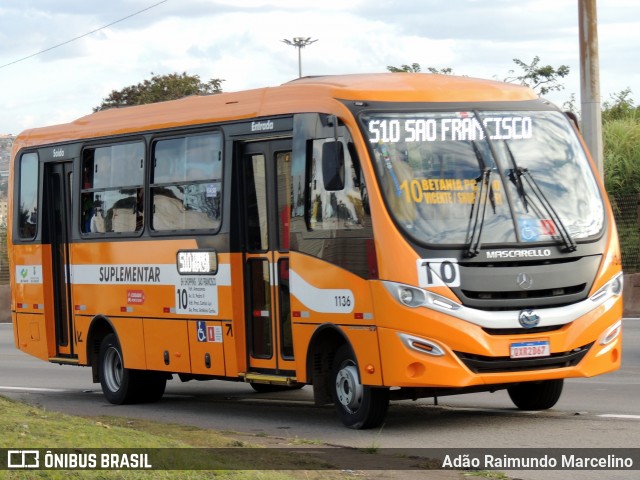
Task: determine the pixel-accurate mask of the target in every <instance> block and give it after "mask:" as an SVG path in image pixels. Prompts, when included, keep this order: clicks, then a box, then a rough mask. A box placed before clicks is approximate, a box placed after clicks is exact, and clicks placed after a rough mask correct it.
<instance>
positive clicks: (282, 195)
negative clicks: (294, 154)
mask: <svg viewBox="0 0 640 480" xmlns="http://www.w3.org/2000/svg"><path fill="white" fill-rule="evenodd" d="M276 168H277V178H276V183H277V185H276V188H277V189H278V248H279V249H280V251H288V250H289V232H290V224H291V201H292V199H293V192H292V190H291V188H292V185H291V152H279V153H277V154H276Z"/></svg>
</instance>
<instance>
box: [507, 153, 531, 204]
mask: <svg viewBox="0 0 640 480" xmlns="http://www.w3.org/2000/svg"><path fill="white" fill-rule="evenodd" d="M504 146H505V147H506V148H507V153H509V159H510V160H511V165H512V168H511V171H510V172H509V180H510V181H511V183H513V184H514V185H515V187H516V191H517V192H518V196H519V197H520V199H521V200H522V203H523V204H524V211H525V212H529V202H528V201H527V194H526V193H525V191H524V185H523V184H522V174H519V173H518V164H517V163H516V158H515V157H514V156H513V152H512V151H511V148H509V144H508V143H507V142H504Z"/></svg>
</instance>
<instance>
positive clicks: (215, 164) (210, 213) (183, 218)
mask: <svg viewBox="0 0 640 480" xmlns="http://www.w3.org/2000/svg"><path fill="white" fill-rule="evenodd" d="M221 198H222V135H221V134H220V133H217V132H216V133H208V134H203V135H190V136H185V137H178V138H171V139H167V140H158V141H157V142H155V143H154V145H153V171H152V177H151V205H152V208H153V211H152V221H151V227H152V229H153V230H155V231H165V232H166V231H180V230H202V229H208V230H217V229H218V228H219V227H220V218H221V210H220V207H221V205H220V199H221Z"/></svg>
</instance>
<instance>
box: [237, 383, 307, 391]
mask: <svg viewBox="0 0 640 480" xmlns="http://www.w3.org/2000/svg"><path fill="white" fill-rule="evenodd" d="M250 385H251V388H253V389H254V390H255V391H256V392H257V393H271V392H286V391H289V390H300V389H301V388H302V387H304V383H297V384H295V385H273V384H271V383H254V382H251V383H250Z"/></svg>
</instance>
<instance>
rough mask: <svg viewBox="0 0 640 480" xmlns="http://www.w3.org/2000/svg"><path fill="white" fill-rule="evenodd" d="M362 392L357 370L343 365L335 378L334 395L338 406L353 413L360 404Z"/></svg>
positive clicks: (349, 365)
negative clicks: (336, 396) (338, 403)
mask: <svg viewBox="0 0 640 480" xmlns="http://www.w3.org/2000/svg"><path fill="white" fill-rule="evenodd" d="M362 391H363V388H362V385H361V384H360V381H359V380H358V369H357V368H356V367H355V365H353V364H347V365H344V366H343V367H342V368H341V369H340V371H339V372H338V375H337V376H336V393H337V395H338V401H339V402H340V404H341V405H342V406H343V407H344V408H345V409H346V410H348V411H349V412H351V413H353V412H355V411H356V410H358V408H359V407H360V404H361V403H362Z"/></svg>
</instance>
